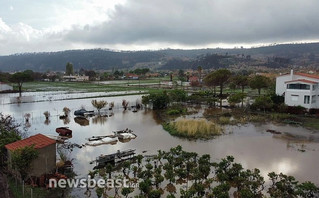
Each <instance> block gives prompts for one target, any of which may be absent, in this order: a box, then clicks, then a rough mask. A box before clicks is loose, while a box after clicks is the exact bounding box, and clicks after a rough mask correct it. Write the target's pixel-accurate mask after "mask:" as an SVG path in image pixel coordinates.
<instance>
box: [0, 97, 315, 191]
mask: <svg viewBox="0 0 319 198" xmlns="http://www.w3.org/2000/svg"><path fill="white" fill-rule="evenodd" d="M2 97H3V95H2ZM99 99H105V100H107V101H108V102H112V101H114V102H115V108H114V109H113V111H112V112H113V114H114V116H112V117H108V118H105V119H94V118H89V119H88V121H89V124H86V125H83V126H81V125H80V124H79V123H77V122H75V121H74V115H73V113H74V111H75V110H77V109H80V108H81V107H85V108H86V109H87V110H94V108H93V107H92V105H91V100H92V99H79V100H63V101H46V102H33V103H21V104H2V105H1V106H0V112H2V113H3V114H10V115H13V116H14V117H15V118H16V120H17V122H19V123H22V126H21V127H23V126H24V124H25V121H24V118H23V115H24V114H25V113H31V118H30V125H31V126H29V128H28V133H29V135H34V134H37V133H43V134H48V135H57V133H56V132H55V128H57V127H60V126H67V127H69V128H70V129H72V130H73V135H72V138H71V139H70V140H69V141H70V142H71V143H77V144H85V142H87V140H86V138H89V137H91V136H97V135H110V134H112V131H114V130H119V129H125V128H129V129H132V130H133V131H134V133H135V134H136V135H137V138H136V139H134V140H131V141H129V142H126V143H121V142H118V143H117V144H115V145H101V146H96V147H90V146H86V147H83V148H82V149H78V148H74V149H73V151H72V152H71V153H70V157H71V158H74V161H73V162H74V171H75V172H76V174H77V175H78V177H83V176H86V175H87V173H88V172H89V170H92V168H93V167H94V164H89V162H90V161H92V160H94V159H95V158H96V157H97V156H99V155H101V154H109V153H113V152H116V151H117V150H126V149H136V151H137V153H142V152H143V151H147V152H146V153H145V154H147V155H151V154H156V153H157V150H159V149H161V150H169V148H171V147H175V146H177V145H182V146H183V149H184V150H186V151H194V152H198V153H199V154H206V153H208V154H210V155H211V157H212V160H213V161H216V160H220V159H221V158H224V157H226V156H227V155H232V156H234V157H235V160H236V161H237V162H239V163H241V164H242V165H243V166H244V167H245V168H249V169H253V168H258V169H260V170H261V174H262V175H263V176H264V177H265V178H266V180H268V179H267V178H268V177H267V174H268V173H269V172H271V171H274V172H277V173H280V172H283V173H285V174H288V175H292V176H295V177H296V178H297V179H298V180H300V181H308V180H309V181H312V182H314V183H316V184H317V185H319V172H318V171H317V167H318V164H319V143H318V141H306V140H304V139H301V140H299V141H296V140H294V139H293V140H292V139H286V138H284V137H283V138H281V137H279V138H278V136H277V137H274V135H273V134H271V133H267V132H266V130H267V129H273V130H276V131H281V132H289V133H292V134H295V135H296V134H297V135H301V136H303V137H306V138H308V137H312V138H308V139H310V140H313V139H315V140H318V132H316V131H312V130H309V129H305V128H303V127H295V126H290V125H274V124H271V123H266V124H253V123H249V124H246V125H242V126H226V127H225V134H224V135H221V136H218V137H216V138H215V139H211V140H192V141H190V140H187V139H181V138H178V137H173V136H171V135H170V134H169V133H167V132H166V131H164V130H163V128H162V126H161V125H160V124H159V123H158V121H157V120H156V119H155V118H156V116H154V112H153V111H152V110H140V111H138V112H136V113H133V112H132V111H131V110H127V111H123V109H122V108H121V102H122V99H126V100H128V101H130V104H131V105H134V104H135V102H136V100H140V99H141V96H120V97H107V98H98V100H99ZM65 106H66V107H68V108H70V109H71V117H70V122H69V123H68V124H66V125H65V124H64V123H63V120H60V119H59V117H58V115H61V114H62V109H63V107H65ZM44 111H49V112H50V113H51V117H50V122H49V123H45V117H44V115H43V112H44ZM196 115H197V114H196ZM198 115H199V114H198ZM198 115H197V116H198ZM301 150H303V151H305V152H301Z"/></svg>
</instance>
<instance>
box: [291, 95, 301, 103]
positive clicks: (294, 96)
mask: <svg viewBox="0 0 319 198" xmlns="http://www.w3.org/2000/svg"><path fill="white" fill-rule="evenodd" d="M298 98H299V95H291V101H294V102H297V101H298Z"/></svg>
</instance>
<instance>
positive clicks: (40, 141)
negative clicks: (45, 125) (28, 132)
mask: <svg viewBox="0 0 319 198" xmlns="http://www.w3.org/2000/svg"><path fill="white" fill-rule="evenodd" d="M51 144H55V140H53V139H51V138H48V137H47V136H45V135H42V134H40V133H39V134H37V135H33V136H30V137H28V138H26V139H23V140H19V141H16V142H13V143H11V144H7V145H5V147H6V149H8V150H10V151H14V150H16V149H19V148H24V147H26V146H32V145H34V148H35V149H41V148H44V147H47V146H49V145H51Z"/></svg>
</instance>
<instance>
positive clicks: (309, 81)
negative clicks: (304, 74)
mask: <svg viewBox="0 0 319 198" xmlns="http://www.w3.org/2000/svg"><path fill="white" fill-rule="evenodd" d="M291 82H304V83H309V84H317V83H318V82H315V81H311V80H306V79H297V80H290V81H286V82H285V83H291Z"/></svg>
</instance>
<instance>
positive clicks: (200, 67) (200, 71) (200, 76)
mask: <svg viewBox="0 0 319 198" xmlns="http://www.w3.org/2000/svg"><path fill="white" fill-rule="evenodd" d="M197 71H198V74H199V82H201V80H202V71H203V67H202V66H198V67H197Z"/></svg>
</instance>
